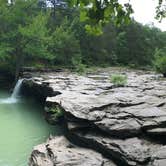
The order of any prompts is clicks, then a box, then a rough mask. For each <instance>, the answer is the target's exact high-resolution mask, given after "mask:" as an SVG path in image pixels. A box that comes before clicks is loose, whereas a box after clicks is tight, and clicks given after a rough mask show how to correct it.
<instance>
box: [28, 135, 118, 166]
mask: <svg viewBox="0 0 166 166" xmlns="http://www.w3.org/2000/svg"><path fill="white" fill-rule="evenodd" d="M29 165H30V166H55V165H56V166H116V165H115V164H114V163H113V162H111V161H109V160H108V159H106V158H104V157H102V155H101V154H100V153H97V152H95V151H93V150H90V149H85V148H80V147H76V146H75V145H73V144H71V143H70V142H69V141H68V140H67V139H66V138H65V137H63V136H61V137H54V138H52V139H51V140H48V141H47V142H46V143H44V144H41V145H38V146H36V147H35V148H34V150H33V152H32V155H31V158H30V161H29Z"/></svg>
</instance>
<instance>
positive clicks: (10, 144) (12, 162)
mask: <svg viewBox="0 0 166 166" xmlns="http://www.w3.org/2000/svg"><path fill="white" fill-rule="evenodd" d="M7 97H9V95H8V94H7V93H5V92H2V91H0V101H1V100H2V99H3V100H2V101H4V98H7ZM43 113H44V111H43V110H42V108H41V107H40V106H39V105H37V104H36V103H35V102H34V101H28V100H25V99H24V100H23V99H20V100H19V101H18V102H17V103H9V102H7V103H3V102H0V166H27V165H28V158H29V156H30V153H31V151H32V149H33V146H35V145H38V144H40V143H43V142H44V141H46V139H47V138H48V137H49V135H50V134H51V135H59V134H60V133H61V132H60V129H59V127H57V126H51V125H49V124H48V123H47V122H46V121H45V119H44V115H43Z"/></svg>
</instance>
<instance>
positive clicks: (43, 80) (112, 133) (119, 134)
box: [24, 70, 166, 166]
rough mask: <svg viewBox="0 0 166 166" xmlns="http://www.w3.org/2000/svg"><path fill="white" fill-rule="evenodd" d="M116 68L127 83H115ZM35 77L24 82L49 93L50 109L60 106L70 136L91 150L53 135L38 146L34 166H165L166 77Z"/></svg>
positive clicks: (105, 73) (102, 73)
mask: <svg viewBox="0 0 166 166" xmlns="http://www.w3.org/2000/svg"><path fill="white" fill-rule="evenodd" d="M115 72H116V73H121V74H126V75H127V77H128V83H127V85H126V86H125V87H115V86H114V85H113V84H111V83H110V79H109V77H110V76H111V75H112V74H113V73H115ZM36 76H37V77H36ZM36 76H35V75H34V76H33V77H32V79H30V80H25V81H24V87H26V88H25V89H31V90H32V89H33V90H32V92H33V93H36V94H38V95H39V94H44V99H45V100H46V104H45V105H46V106H47V107H50V106H58V107H59V108H61V109H62V111H63V112H64V115H65V122H66V125H67V128H68V135H67V137H68V138H69V140H70V141H72V143H74V144H76V145H81V146H84V147H86V148H87V149H85V148H79V147H78V146H75V145H73V144H72V146H71V147H70V146H69V145H68V142H67V140H66V139H65V138H57V137H56V138H52V139H51V140H49V141H48V142H47V143H46V144H43V145H39V146H38V147H36V148H35V149H34V151H33V152H32V155H31V159H30V164H29V165H30V166H33V165H35V166H49V164H50V163H51V164H52V165H58V164H59V165H66V166H68V165H88V164H89V165H110V166H111V165H115V164H114V163H112V161H114V162H115V163H116V165H119V166H121V165H130V166H135V165H137V166H139V165H140V166H141V165H146V166H165V165H166V146H164V145H165V144H166V141H165V138H166V80H165V79H162V78H161V77H160V76H159V75H155V74H153V73H145V72H142V71H114V70H106V71H104V70H103V71H101V70H100V71H97V72H96V74H95V73H93V74H87V75H86V76H78V75H76V74H71V73H64V72H61V73H58V72H57V73H55V72H54V73H49V75H48V73H40V74H39V73H36ZM29 85H31V86H29ZM34 87H35V88H34ZM41 87H43V88H41ZM46 89H47V90H46ZM39 96H40V95H39ZM42 97H43V96H42ZM61 142H65V143H62V144H61ZM66 142H67V143H66ZM57 147H59V148H57ZM90 149H93V150H95V151H96V152H94V151H93V150H90ZM58 150H60V152H59V151H58ZM79 151H80V155H78V154H79ZM68 153H69V154H70V155H69V154H68ZM101 154H102V155H103V156H105V157H107V158H108V159H109V160H108V159H105V157H102V155H101ZM63 158H64V160H63ZM47 161H48V162H47ZM72 161H73V162H72ZM80 161H81V162H80ZM46 162H47V163H46ZM48 163H49V164H48ZM51 164H50V165H51Z"/></svg>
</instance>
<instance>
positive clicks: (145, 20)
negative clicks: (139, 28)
mask: <svg viewBox="0 0 166 166" xmlns="http://www.w3.org/2000/svg"><path fill="white" fill-rule="evenodd" d="M119 1H120V2H121V3H126V2H129V1H128V0H119ZM157 2H158V0H130V4H132V7H133V9H134V14H132V15H131V16H132V17H134V18H135V20H136V21H138V22H140V23H142V24H154V26H156V27H158V28H160V29H161V30H162V31H166V18H165V19H163V20H162V22H161V23H159V21H158V20H156V19H155V18H154V17H155V14H156V13H155V7H156V6H157Z"/></svg>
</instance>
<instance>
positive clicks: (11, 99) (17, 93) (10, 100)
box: [0, 79, 23, 104]
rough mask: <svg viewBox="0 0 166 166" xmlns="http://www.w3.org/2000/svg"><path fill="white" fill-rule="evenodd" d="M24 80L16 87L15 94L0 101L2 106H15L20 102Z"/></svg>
mask: <svg viewBox="0 0 166 166" xmlns="http://www.w3.org/2000/svg"><path fill="white" fill-rule="evenodd" d="M22 82H23V79H19V80H18V81H17V83H16V85H15V87H14V90H13V93H12V95H11V97H9V98H6V99H0V104H13V103H17V102H18V101H19V97H20V90H21V85H22Z"/></svg>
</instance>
